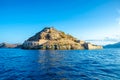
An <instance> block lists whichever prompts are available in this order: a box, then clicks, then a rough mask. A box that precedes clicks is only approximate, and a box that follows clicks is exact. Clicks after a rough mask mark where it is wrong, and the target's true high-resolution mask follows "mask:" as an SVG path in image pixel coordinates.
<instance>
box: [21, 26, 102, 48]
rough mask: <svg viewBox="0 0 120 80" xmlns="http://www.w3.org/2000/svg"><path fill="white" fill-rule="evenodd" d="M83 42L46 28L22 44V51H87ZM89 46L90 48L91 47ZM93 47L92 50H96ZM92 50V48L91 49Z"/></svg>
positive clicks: (86, 46)
mask: <svg viewBox="0 0 120 80" xmlns="http://www.w3.org/2000/svg"><path fill="white" fill-rule="evenodd" d="M86 44H88V43H86V42H85V41H81V40H77V39H76V38H74V37H73V36H71V35H68V34H65V33H64V32H62V31H58V30H56V29H55V28H52V27H46V28H44V29H43V30H42V31H40V32H38V33H37V34H35V35H34V36H32V37H30V38H29V39H28V40H26V41H25V42H24V43H23V47H22V48H23V49H43V50H45V49H51V50H70V49H89V48H88V47H89V46H88V45H86ZM91 46H92V45H91ZM91 46H90V47H91ZM95 47H98V46H94V48H93V49H97V48H95ZM91 49H92V48H91ZM99 49H101V48H99Z"/></svg>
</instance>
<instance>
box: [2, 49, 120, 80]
mask: <svg viewBox="0 0 120 80" xmlns="http://www.w3.org/2000/svg"><path fill="white" fill-rule="evenodd" d="M0 80H120V49H103V50H22V49H0Z"/></svg>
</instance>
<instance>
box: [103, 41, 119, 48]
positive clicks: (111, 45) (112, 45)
mask: <svg viewBox="0 0 120 80" xmlns="http://www.w3.org/2000/svg"><path fill="white" fill-rule="evenodd" d="M104 48H120V42H118V43H115V44H109V45H106V46H104Z"/></svg>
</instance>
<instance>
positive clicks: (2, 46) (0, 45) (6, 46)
mask: <svg viewBox="0 0 120 80" xmlns="http://www.w3.org/2000/svg"><path fill="white" fill-rule="evenodd" d="M0 48H21V44H9V43H0Z"/></svg>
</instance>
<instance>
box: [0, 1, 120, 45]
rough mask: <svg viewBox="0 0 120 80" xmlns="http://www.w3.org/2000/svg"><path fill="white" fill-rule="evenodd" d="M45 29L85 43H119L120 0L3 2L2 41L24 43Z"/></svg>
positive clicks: (0, 11)
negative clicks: (70, 36) (106, 41)
mask: <svg viewBox="0 0 120 80" xmlns="http://www.w3.org/2000/svg"><path fill="white" fill-rule="evenodd" d="M46 26H54V27H55V28H57V29H58V30H62V31H64V32H66V33H69V34H71V35H73V36H75V37H77V38H78V39H82V40H93V41H94V40H117V39H119V40H120V36H119V35H120V31H119V30H120V0H0V42H8V43H22V42H23V41H24V40H26V39H28V38H29V37H30V36H32V35H34V34H35V33H36V32H39V31H40V30H42V29H43V28H44V27H46ZM116 36H117V37H116Z"/></svg>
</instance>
